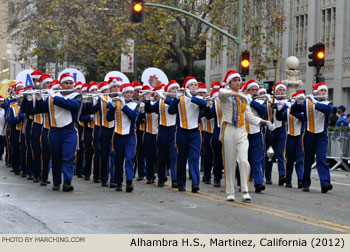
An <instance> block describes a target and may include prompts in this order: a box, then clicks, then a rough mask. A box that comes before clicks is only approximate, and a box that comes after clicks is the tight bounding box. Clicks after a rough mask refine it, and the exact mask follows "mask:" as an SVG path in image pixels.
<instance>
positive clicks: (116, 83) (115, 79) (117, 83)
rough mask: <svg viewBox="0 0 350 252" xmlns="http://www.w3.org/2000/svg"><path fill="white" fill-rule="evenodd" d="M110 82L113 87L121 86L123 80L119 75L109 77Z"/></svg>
mask: <svg viewBox="0 0 350 252" xmlns="http://www.w3.org/2000/svg"><path fill="white" fill-rule="evenodd" d="M108 84H109V87H113V86H120V85H121V84H122V82H121V81H120V79H119V78H118V77H109V80H108Z"/></svg>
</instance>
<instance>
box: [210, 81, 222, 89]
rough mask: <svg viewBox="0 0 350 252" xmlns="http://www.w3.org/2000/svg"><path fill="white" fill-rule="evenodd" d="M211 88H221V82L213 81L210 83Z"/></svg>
mask: <svg viewBox="0 0 350 252" xmlns="http://www.w3.org/2000/svg"><path fill="white" fill-rule="evenodd" d="M210 88H211V89H219V88H221V83H220V82H219V81H213V82H212V83H211V85H210Z"/></svg>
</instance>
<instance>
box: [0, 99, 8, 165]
mask: <svg viewBox="0 0 350 252" xmlns="http://www.w3.org/2000/svg"><path fill="white" fill-rule="evenodd" d="M4 101H5V98H4V97H3V96H2V95H0V160H3V157H2V156H3V155H4V151H5V146H6V145H5V131H6V129H5V123H6V118H5V109H3V108H2V107H1V105H2V103H3V102H4ZM7 151H8V150H7Z"/></svg>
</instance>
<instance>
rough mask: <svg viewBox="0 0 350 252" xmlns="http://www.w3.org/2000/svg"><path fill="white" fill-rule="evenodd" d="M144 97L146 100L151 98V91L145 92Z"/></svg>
mask: <svg viewBox="0 0 350 252" xmlns="http://www.w3.org/2000/svg"><path fill="white" fill-rule="evenodd" d="M145 97H146V101H149V100H151V92H146V93H145Z"/></svg>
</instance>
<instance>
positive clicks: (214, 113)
mask: <svg viewBox="0 0 350 252" xmlns="http://www.w3.org/2000/svg"><path fill="white" fill-rule="evenodd" d="M217 83H218V84H217V85H218V87H219V88H220V82H217ZM213 84H214V82H213ZM213 84H212V86H213ZM214 85H215V84H214ZM219 88H213V90H212V92H211V94H210V97H211V99H212V104H211V106H210V107H207V108H206V113H205V115H206V118H207V119H209V120H210V119H212V118H214V120H215V123H214V131H213V136H212V141H211V145H212V149H213V153H214V168H213V175H214V186H215V187H221V179H222V171H223V169H224V166H223V163H222V145H221V141H219V135H220V128H221V123H222V109H221V104H220V100H219V99H218V95H219Z"/></svg>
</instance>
